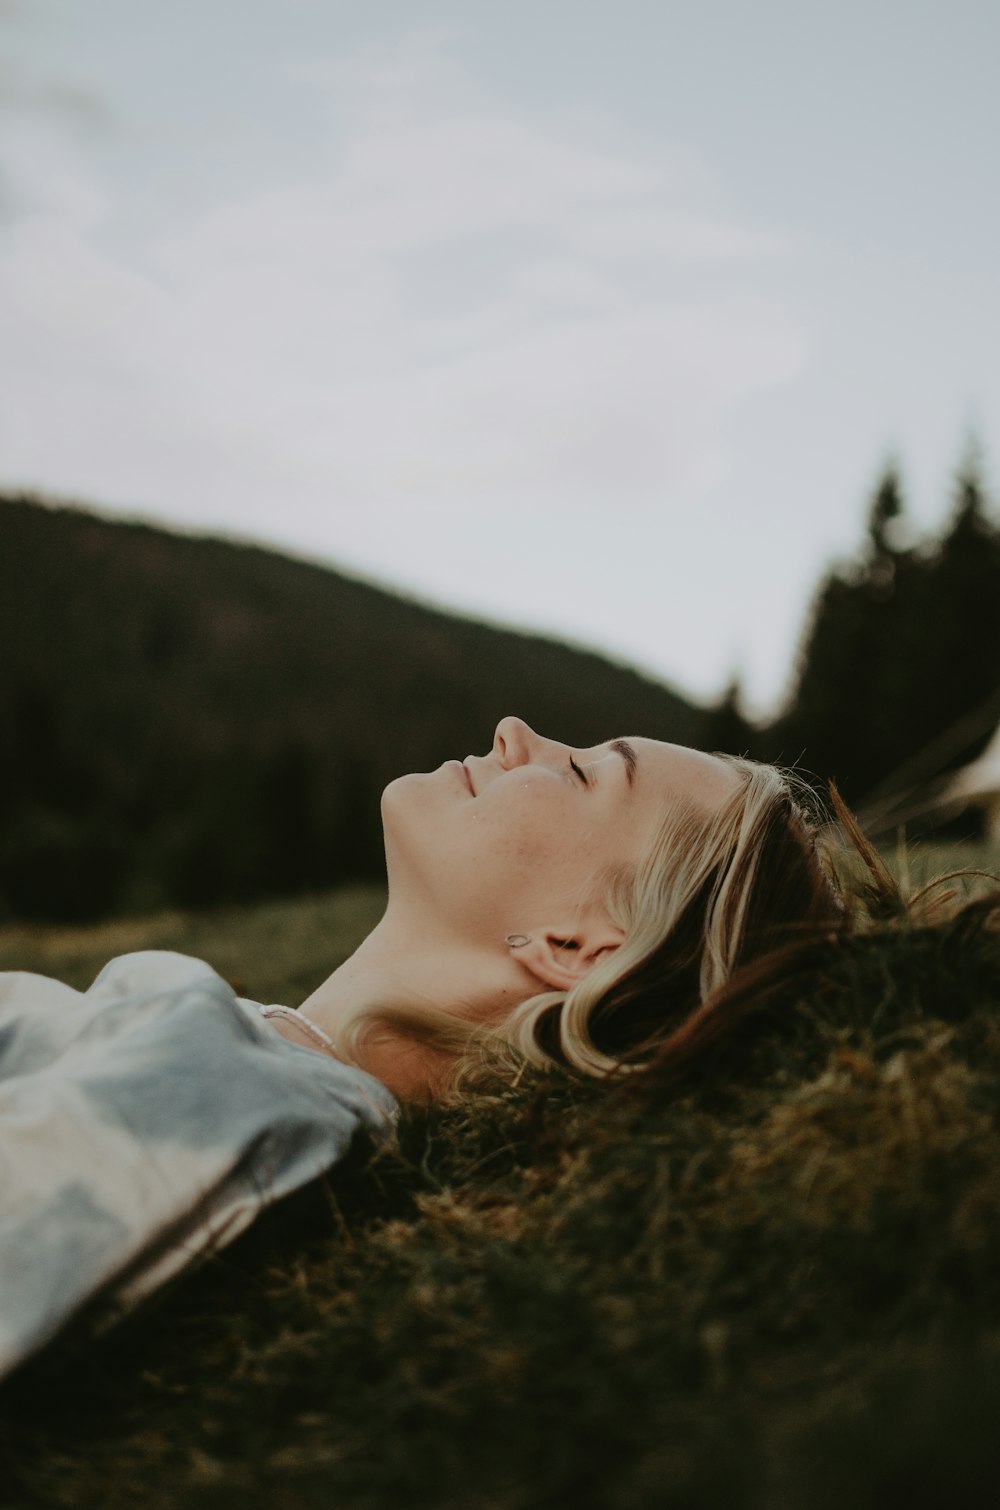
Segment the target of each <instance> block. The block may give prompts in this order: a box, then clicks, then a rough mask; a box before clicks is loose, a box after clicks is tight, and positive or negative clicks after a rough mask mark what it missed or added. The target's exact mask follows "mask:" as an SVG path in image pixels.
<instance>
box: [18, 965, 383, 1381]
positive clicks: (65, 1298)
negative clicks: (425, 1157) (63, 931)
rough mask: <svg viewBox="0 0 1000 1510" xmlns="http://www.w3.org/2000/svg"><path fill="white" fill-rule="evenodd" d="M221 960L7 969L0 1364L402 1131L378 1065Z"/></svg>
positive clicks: (143, 1290)
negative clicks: (338, 1053)
mask: <svg viewBox="0 0 1000 1510" xmlns="http://www.w3.org/2000/svg"><path fill="white" fill-rule="evenodd" d="M262 1011H263V1009H262V1008H261V1006H260V1004H259V1003H256V1002H250V1001H245V1000H243V999H242V998H240V997H238V996H236V994H235V992H234V991H233V990H232V988H231V987H230V986H229V985H227V983H226V982H225V981H224V980H223V979H222V978H221V977H220V976H219V975H217V974H216V972H215V971H214V970H213V969H212V968H211V966H210V965H207V964H206V963H205V962H204V961H203V960H198V959H192V958H190V957H188V956H187V955H182V954H174V953H170V952H168V951H165V950H146V951H143V952H140V953H134V954H125V955H122V956H120V957H119V958H118V959H114V960H112V961H111V963H110V964H108V965H106V966H105V968H104V969H103V970H102V971H101V973H100V975H98V977H97V979H96V980H95V981H94V983H93V985H92V986H91V987H90V988H89V990H87V991H83V992H80V991H74V990H72V989H71V988H70V987H69V986H66V985H63V984H62V983H61V982H59V981H55V980H50V979H48V978H47V977H46V976H41V975H31V974H28V973H26V972H23V971H6V972H0V1376H2V1375H3V1374H5V1373H7V1372H9V1371H10V1370H11V1369H12V1368H14V1367H15V1366H16V1365H17V1364H18V1363H19V1362H21V1361H22V1360H23V1359H24V1358H26V1357H28V1356H29V1355H30V1354H31V1353H33V1352H35V1351H36V1350H37V1349H38V1348H39V1347H41V1346H42V1345H43V1344H44V1343H45V1342H47V1341H49V1340H50V1339H51V1338H52V1337H53V1336H55V1335H56V1334H57V1333H58V1331H59V1330H60V1328H61V1327H63V1326H64V1325H65V1324H66V1322H68V1321H69V1320H70V1319H71V1318H73V1317H74V1316H77V1315H78V1314H80V1313H81V1312H82V1311H84V1312H85V1313H86V1315H87V1317H88V1320H92V1321H93V1323H94V1324H95V1325H96V1326H98V1327H103V1326H105V1325H108V1324H109V1323H110V1322H111V1321H114V1320H116V1319H117V1318H118V1317H119V1316H121V1315H122V1314H123V1313H124V1312H126V1311H127V1310H129V1309H130V1308H131V1307H133V1306H134V1305H136V1304H137V1303H138V1302H139V1301H140V1300H142V1299H143V1298H144V1297H145V1296H146V1295H148V1294H150V1293H151V1292H152V1291H153V1290H154V1289H156V1288H157V1287H158V1286H159V1285H162V1284H163V1283H164V1282H165V1281H166V1280H168V1279H170V1278H172V1277H173V1276H174V1275H175V1274H178V1273H180V1272H181V1271H182V1270H184V1269H185V1268H187V1267H189V1266H191V1265H192V1264H194V1263H196V1262H198V1261H199V1260H200V1259H203V1258H205V1257H206V1256H207V1255H208V1254H209V1253H211V1252H212V1251H214V1250H215V1249H218V1248H219V1247H221V1246H223V1245H224V1244H226V1243H228V1242H231V1241H232V1239H233V1238H235V1237H236V1236H237V1235H238V1234H239V1233H240V1232H242V1231H243V1230H244V1228H245V1227H247V1226H248V1225H249V1223H250V1222H251V1221H252V1220H253V1218H254V1216H255V1215H257V1213H258V1212H259V1211H261V1210H262V1208H263V1207H264V1206H266V1205H268V1204H269V1203H270V1202H272V1201H275V1200H278V1199H279V1198H280V1197H281V1196H284V1195H288V1194H290V1193H291V1192H292V1191H293V1190H296V1189H298V1188H299V1187H300V1186H302V1185H304V1184H306V1183H307V1182H308V1181H309V1180H312V1179H314V1178H315V1177H316V1176H318V1175H320V1174H322V1173H323V1172H324V1171H326V1170H328V1169H330V1168H331V1167H332V1166H333V1165H334V1164H336V1163H337V1161H338V1160H339V1159H340V1158H341V1157H342V1156H343V1154H344V1153H345V1152H346V1150H347V1148H348V1146H349V1144H350V1142H351V1139H352V1138H353V1136H354V1134H355V1133H356V1132H357V1131H358V1129H359V1128H365V1129H366V1130H367V1131H368V1132H369V1133H371V1134H373V1135H374V1136H376V1137H382V1138H385V1137H391V1135H392V1127H393V1119H394V1115H395V1113H396V1110H397V1108H396V1103H395V1101H394V1100H393V1097H392V1096H391V1094H390V1093H389V1091H388V1090H387V1089H386V1087H385V1086H384V1085H382V1084H381V1083H380V1082H379V1081H378V1080H375V1079H374V1078H373V1077H372V1076H371V1075H367V1074H365V1073H364V1072H363V1071H362V1070H358V1069H354V1068H353V1067H351V1066H349V1065H345V1064H341V1063H339V1062H338V1061H337V1060H335V1059H332V1058H330V1057H329V1056H328V1055H326V1054H323V1053H317V1052H316V1050H314V1049H311V1048H305V1047H303V1046H301V1045H299V1044H297V1043H292V1042H290V1041H289V1040H288V1039H286V1038H283V1037H282V1036H281V1035H280V1034H279V1033H278V1032H277V1031H276V1029H275V1028H274V1027H273V1026H272V1025H271V1024H270V1023H269V1022H268V1021H267V1020H266V1019H265V1017H264V1016H263V1015H262Z"/></svg>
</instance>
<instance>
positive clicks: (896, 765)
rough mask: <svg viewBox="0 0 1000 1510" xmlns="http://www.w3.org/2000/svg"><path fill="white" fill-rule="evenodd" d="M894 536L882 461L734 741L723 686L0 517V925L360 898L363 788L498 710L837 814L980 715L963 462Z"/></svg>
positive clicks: (215, 552) (372, 795)
mask: <svg viewBox="0 0 1000 1510" xmlns="http://www.w3.org/2000/svg"><path fill="white" fill-rule="evenodd" d="M910 536H912V530H911V529H910V527H909V526H908V522H907V517H906V509H905V499H904V492H903V486H902V482H901V478H900V473H899V470H898V468H897V467H896V466H895V465H891V466H889V467H887V468H886V469H885V471H884V473H883V475H882V476H881V478H880V479H879V481H878V484H877V486H876V488H875V490H874V493H873V496H872V499H871V503H870V508H869V515H868V521H867V527H866V530H865V534H864V538H863V540H862V542H861V544H860V546H859V549H858V550H857V552H856V553H855V555H854V556H853V557H852V558H851V559H850V560H847V561H843V562H840V563H837V564H836V565H834V566H833V567H831V568H830V570H829V571H828V572H827V573H826V574H825V575H824V577H823V579H822V581H821V582H820V584H819V586H818V588H817V590H816V593H815V596H814V599H813V603H812V606H811V609H810V611H809V615H808V621H807V624H806V627H805V630H804V633H803V636H802V640H801V644H800V647H799V650H798V654H797V657H796V661H795V668H794V675H793V679H792V684H791V690H790V692H789V695H788V697H787V698H786V700H785V704H784V706H783V707H782V709H781V711H780V712H779V714H778V715H777V716H776V717H775V718H773V719H772V720H770V721H769V722H768V723H766V724H759V723H753V722H751V721H750V720H749V719H748V718H747V717H746V716H745V713H744V711H743V708H742V706H741V695H740V689H739V685H738V683H734V684H733V685H732V686H731V687H730V688H729V689H728V690H727V692H726V694H725V695H724V696H723V698H722V699H721V701H720V702H719V703H718V704H717V705H716V706H714V707H711V708H707V709H706V708H703V707H698V706H696V705H694V704H692V703H691V702H689V701H688V700H686V699H685V698H683V697H681V696H680V695H678V694H677V693H676V692H675V691H673V690H671V689H670V688H668V687H664V686H663V685H661V684H660V683H657V682H655V681H653V680H651V679H650V678H648V677H644V676H642V675H640V674H639V673H638V672H636V671H635V670H633V669H631V668H628V667H626V666H622V665H617V664H615V663H613V662H612V661H610V660H608V659H607V658H605V657H602V656H599V655H596V654H594V653H592V652H589V651H584V650H579V649H574V648H572V647H569V646H565V645H561V644H558V643H556V642H554V641H552V640H548V639H546V638H543V637H541V636H537V635H525V634H519V633H516V632H514V631H511V630H505V629H501V628H498V627H495V626H491V625H488V624H483V623H476V622H471V621H468V620H464V619H461V618H459V617H457V616H454V615H450V614H448V613H446V612H444V611H441V610H437V609H432V608H430V607H427V606H426V605H423V604H421V603H418V602H415V601H412V600H410V599H407V598H405V597H402V596H400V595H398V594H393V593H390V592H387V591H385V590H383V589H380V588H377V587H375V586H373V585H371V584H369V583H365V582H361V581H358V580H356V579H354V578H351V577H349V576H346V575H344V574H342V573H339V572H337V571H334V570H332V569H331V568H329V567H325V566H320V565H317V564H315V563H312V562H308V561H303V560H295V559H292V558H290V557H288V556H285V555H281V554H278V553H277V552H272V551H267V550H264V549H261V548H259V547H256V546H250V545H245V544H239V543H237V542H233V541H225V540H218V539H206V538H196V537H192V536H186V535H180V534H174V533H171V532H169V531H166V530H161V529H155V528H153V527H151V526H149V525H145V524H136V523H126V522H123V521H121V520H111V519H107V518H102V517H100V516H99V515H97V514H95V513H93V512H89V511H87V510H85V509H80V508H74V507H67V506H54V505H52V504H50V503H47V502H45V501H43V500H40V499H38V498H34V497H29V496H25V495H15V496H3V495H0V918H2V917H8V918H10V917H16V918H28V919H31V918H38V919H53V920H64V921H71V920H87V919H93V918H99V917H104V916H110V915H114V914H117V913H130V912H140V911H144V910H149V909H153V908H158V907H163V906H171V905H176V906H182V907H202V906H208V905H216V904H219V903H227V902H241V901H246V900H250V899H252V898H258V897H264V896H268V895H282V894H290V893H295V892H299V891H303V890H310V889H315V890H318V889H321V888H325V887H328V886H332V885H335V884H338V883H341V882H344V881H347V880H354V879H362V878H376V877H380V876H381V875H382V874H383V869H382V848H381V832H380V823H379V794H380V792H381V790H382V788H383V787H384V786H385V785H386V783H387V782H388V781H390V780H392V779H393V777H395V776H397V775H400V774H402V773H403V772H406V771H413V770H432V769H434V768H435V767H436V766H437V765H439V764H440V763H441V762H442V761H443V760H445V759H447V758H449V757H454V756H456V755H458V756H462V755H464V754H466V753H468V752H470V751H483V750H486V749H488V748H489V745H490V742H491V740H492V735H493V727H494V723H495V721H496V717H497V715H498V713H503V712H514V711H517V712H520V713H522V714H523V716H525V717H526V718H528V719H529V721H531V722H532V723H534V724H535V725H536V726H538V727H540V728H542V729H546V730H553V731H557V732H558V733H559V734H560V735H561V736H562V737H564V738H566V739H567V740H568V741H570V742H572V743H575V744H591V743H595V742H597V741H598V740H600V739H603V738H606V737H607V734H608V731H609V730H615V729H619V730H621V729H626V730H628V729H631V730H642V731H643V732H645V733H648V734H650V735H651V736H653V737H655V738H662V739H668V740H674V741H677V742H678V743H684V744H694V745H698V746H701V747H702V748H707V749H719V750H728V751H730V752H733V753H746V754H749V755H751V756H752V757H754V758H758V759H765V760H778V761H780V762H782V763H785V764H796V765H798V766H799V767H800V768H801V769H803V770H804V771H806V772H815V773H818V774H819V775H820V776H823V777H826V776H833V777H835V778H836V780H837V781H838V783H839V785H840V787H841V790H842V791H843V792H844V794H845V796H847V797H848V799H849V800H851V801H852V802H854V803H855V804H859V803H864V802H865V801H866V800H867V799H869V798H870V797H871V796H872V795H873V794H878V793H879V791H880V789H881V790H885V789H886V788H887V786H888V787H891V786H892V783H893V781H894V779H895V777H896V774H897V773H899V772H900V771H905V770H906V769H907V767H908V766H912V763H913V758H914V755H915V754H917V753H919V752H920V751H922V750H923V749H924V748H925V747H926V746H927V744H928V742H929V741H931V740H933V739H934V738H935V737H936V736H938V735H939V734H940V733H941V732H942V731H947V730H952V729H955V728H956V727H957V728H958V730H959V735H960V736H961V730H962V720H963V719H967V718H968V715H969V714H970V712H976V713H977V717H976V719H975V721H974V722H975V727H972V725H970V726H969V729H968V731H967V737H965V738H964V739H963V738H962V737H958V738H956V739H954V740H952V741H951V745H950V746H949V749H948V751H947V760H946V763H948V762H950V764H951V765H957V764H959V763H960V762H961V761H962V760H964V759H968V758H971V757H972V756H973V755H974V754H975V753H977V751H978V749H979V748H980V747H981V746H982V744H983V743H984V742H985V738H986V736H987V733H988V727H987V724H988V718H989V714H990V709H991V707H992V705H993V703H994V702H995V703H996V718H997V719H1000V697H998V687H1000V525H998V523H997V521H996V520H995V519H994V518H993V516H992V514H991V511H990V508H989V504H988V501H987V498H986V493H985V487H984V484H983V479H982V474H981V467H980V464H979V462H978V460H977V458H976V456H975V454H974V453H970V456H969V458H967V460H966V462H965V463H964V464H963V466H962V468H961V469H960V473H959V476H958V479H957V483H956V487H955V495H954V498H953V500H952V505H951V509H950V514H949V517H948V519H947V520H946V522H945V525H944V527H943V529H942V530H941V531H940V532H939V533H938V534H937V535H934V536H929V537H926V538H923V539H917V540H914V539H912V538H909V537H910ZM991 700H992V701H991ZM984 709H985V710H986V711H985V721H984V716H983V710H984Z"/></svg>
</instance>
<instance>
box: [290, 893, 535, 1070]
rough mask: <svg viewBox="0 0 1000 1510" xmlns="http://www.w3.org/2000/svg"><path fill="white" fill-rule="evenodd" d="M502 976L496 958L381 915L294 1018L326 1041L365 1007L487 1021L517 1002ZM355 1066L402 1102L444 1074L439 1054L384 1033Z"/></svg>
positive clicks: (367, 1043)
mask: <svg viewBox="0 0 1000 1510" xmlns="http://www.w3.org/2000/svg"><path fill="white" fill-rule="evenodd" d="M508 969H509V966H508V962H507V960H506V959H505V958H504V957H503V956H502V955H499V956H498V958H497V960H496V961H493V960H492V959H490V958H488V957H484V953H483V951H482V950H481V949H477V948H475V947H473V946H469V945H466V944H460V943H457V942H456V941H455V940H454V939H452V938H448V937H445V936H441V935H439V934H437V935H436V934H435V933H434V931H433V930H432V929H431V928H430V927H429V926H427V925H426V924H425V923H423V922H421V923H419V924H418V925H416V926H408V925H407V921H406V919H404V918H400V917H399V916H397V915H394V914H393V913H392V912H391V910H388V911H387V912H386V914H385V916H384V917H383V918H382V920H381V922H380V923H379V924H378V925H377V926H376V927H375V928H374V929H373V930H372V932H371V933H370V934H369V935H368V937H367V938H366V939H365V940H364V942H363V943H362V944H361V945H360V946H359V947H358V948H357V949H356V950H355V952H354V953H353V954H352V955H351V956H350V958H349V959H347V960H345V961H344V963H343V964H342V965H340V966H338V968H337V969H336V970H334V972H333V974H332V975H330V976H329V977H328V978H327V979H326V980H325V981H324V982H323V984H322V985H321V986H319V987H318V988H317V989H316V990H315V991H314V992H313V993H312V995H311V996H308V997H307V998H306V1000H305V1001H304V1002H303V1003H302V1010H303V1012H304V1013H305V1014H306V1016H307V1017H309V1018H310V1019H311V1020H312V1021H313V1022H315V1023H317V1024H318V1025H319V1026H320V1027H321V1028H323V1029H324V1031H325V1032H327V1033H329V1034H330V1036H331V1037H332V1038H333V1039H334V1040H337V1038H338V1034H339V1032H340V1031H341V1030H342V1029H343V1027H344V1025H345V1024H346V1023H347V1021H348V1019H349V1018H351V1017H353V1016H354V1014H355V1013H356V1012H358V1011H360V1010H362V1009H365V1008H373V1007H394V1008H399V1009H401V1010H403V1011H406V1010H407V1009H410V1010H412V1009H415V1008H428V1007H430V1008H434V1009H436V1010H438V1011H444V1012H447V1013H448V1014H449V1015H450V1016H453V1017H464V1018H467V1019H469V1020H471V1021H474V1022H482V1021H488V1020H490V1019H491V1018H494V1017H497V1016H498V1015H501V1014H502V1013H503V1011H504V1009H505V1008H506V1009H508V1010H509V1008H510V1007H511V1006H513V1005H514V1004H515V1001H516V1000H517V999H518V991H517V988H516V981H508V980H507V974H508ZM470 986H471V987H472V989H471V990H470ZM521 994H523V991H522V993H521ZM359 1059H360V1061H361V1063H362V1067H363V1068H364V1069H366V1070H369V1071H370V1072H371V1073H372V1074H373V1075H376V1076H377V1077H378V1078H379V1079H380V1080H382V1081H383V1083H384V1084H386V1085H388V1086H389V1089H390V1090H392V1091H393V1092H394V1093H395V1094H397V1095H401V1096H404V1097H408V1096H421V1095H434V1094H435V1093H437V1091H438V1090H440V1089H441V1087H442V1086H443V1085H444V1083H445V1082H446V1080H447V1071H448V1069H449V1065H448V1063H447V1061H446V1060H445V1058H444V1056H443V1055H442V1053H441V1052H440V1051H439V1050H436V1049H434V1048H432V1047H430V1046H429V1045H427V1044H424V1043H421V1042H418V1041H417V1040H416V1039H413V1038H409V1037H407V1035H406V1034H405V1033H402V1032H400V1031H399V1030H398V1029H394V1028H393V1027H391V1026H389V1025H386V1026H384V1027H377V1028H374V1029H373V1030H372V1031H371V1032H370V1033H369V1034H368V1035H366V1037H365V1040H364V1043H363V1047H362V1049H361V1052H360V1054H359Z"/></svg>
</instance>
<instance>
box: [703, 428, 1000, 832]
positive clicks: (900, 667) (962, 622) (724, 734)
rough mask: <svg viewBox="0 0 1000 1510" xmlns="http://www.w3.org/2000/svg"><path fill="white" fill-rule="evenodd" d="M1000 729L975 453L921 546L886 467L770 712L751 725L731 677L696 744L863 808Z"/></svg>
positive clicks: (823, 585)
mask: <svg viewBox="0 0 1000 1510" xmlns="http://www.w3.org/2000/svg"><path fill="white" fill-rule="evenodd" d="M998 722H1000V523H998V521H997V519H996V517H995V515H994V513H993V511H992V509H991V506H990V502H989V499H988V497H987V493H986V487H985V483H984V479H983V475H982V463H981V460H980V457H979V453H978V450H977V448H976V447H975V446H971V447H970V448H969V451H968V453H967V455H966V457H965V459H964V460H963V462H962V463H961V465H960V467H959V469H958V472H957V476H956V480H955V484H954V489H953V494H952V497H951V500H950V503H949V507H948V512H947V516H946V518H945V521H944V523H943V526H942V527H941V529H940V530H939V531H937V532H935V533H931V534H926V535H924V536H917V537H915V532H914V529H913V526H912V524H911V522H910V521H909V519H908V517H907V511H906V500H905V492H904V487H903V482H902V478H901V474H900V469H899V466H898V464H897V463H895V462H890V463H889V464H887V465H886V467H885V468H884V470H883V472H882V474H881V476H880V477H879V479H878V482H877V484H876V486H875V488H874V490H873V493H872V496H871V499H870V503H869V507H868V518H867V523H866V528H865V532H864V536H863V538H862V540H861V542H860V544H859V547H858V549H857V551H856V552H855V554H854V555H853V556H852V557H851V558H850V559H848V560H846V561H841V562H838V563H836V564H834V565H833V566H832V567H830V569H829V570H828V571H827V572H826V573H825V574H824V576H823V578H822V580H821V581H820V583H819V585H818V587H817V589H816V592H815V594H814V597H813V601H812V604H811V607H810V609H809V612H808V616H807V622H806V625H805V629H804V632H803V635H802V638H801V642H800V645H799V648H798V651H797V654H796V658H795V664H794V669H793V677H792V683H791V688H790V691H789V693H788V695H787V697H786V699H785V702H784V705H783V707H782V708H781V710H780V712H779V713H778V714H777V716H776V717H774V718H773V719H771V720H770V721H768V722H767V723H765V724H755V723H753V722H751V721H750V720H748V718H747V717H746V715H745V713H744V711H743V707H742V698H741V690H740V686H739V682H738V680H735V681H734V682H733V683H732V684H731V685H730V687H729V688H728V689H727V691H726V693H725V695H724V696H723V698H722V700H721V701H720V703H719V704H718V705H717V706H716V707H715V708H714V709H713V710H712V712H711V715H710V717H709V720H708V723H707V726H706V731H705V734H706V739H707V741H708V743H709V744H710V745H711V746H712V748H716V749H729V750H734V751H744V752H746V753H748V754H750V755H751V756H753V757H754V758H757V759H762V760H777V761H781V762H783V763H785V764H796V765H799V766H800V767H801V768H802V769H803V771H804V772H805V773H806V774H812V773H816V774H818V775H819V776H821V777H824V778H826V777H831V776H832V777H833V778H834V779H835V780H836V781H837V783H838V785H839V787H840V790H841V792H842V793H843V795H844V796H845V797H846V798H847V799H848V800H849V801H850V802H852V803H854V804H855V805H857V806H860V807H864V806H866V805H869V804H871V803H873V802H874V801H875V800H877V799H879V798H882V797H887V796H890V795H892V794H893V792H894V791H896V790H898V789H899V788H900V787H901V786H903V785H906V784H908V783H910V782H918V781H922V780H926V779H927V778H929V777H933V776H937V775H939V774H941V773H942V772H944V771H947V770H952V769H955V768H956V767H957V766H959V765H961V764H963V763H964V762H966V761H968V760H971V759H972V758H973V757H974V756H975V755H977V754H978V753H979V751H980V750H981V749H982V747H983V746H984V745H985V743H986V741H987V739H988V738H989V736H990V734H991V733H992V731H993V729H994V728H995V727H996V725H997V723H998ZM962 822H963V823H964V824H965V826H966V828H967V829H968V828H969V827H970V825H974V822H975V820H974V818H972V817H971V816H970V817H967V818H965V819H963V820H962Z"/></svg>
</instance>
